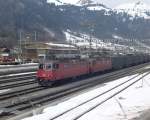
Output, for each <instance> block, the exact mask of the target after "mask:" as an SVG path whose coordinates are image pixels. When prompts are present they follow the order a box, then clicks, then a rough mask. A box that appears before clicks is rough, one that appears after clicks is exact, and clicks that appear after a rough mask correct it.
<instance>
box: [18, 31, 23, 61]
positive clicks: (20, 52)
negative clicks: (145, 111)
mask: <svg viewBox="0 0 150 120" xmlns="http://www.w3.org/2000/svg"><path fill="white" fill-rule="evenodd" d="M21 41H22V31H19V62H21V61H20V60H22V58H21V57H22V55H21V54H22V47H21Z"/></svg>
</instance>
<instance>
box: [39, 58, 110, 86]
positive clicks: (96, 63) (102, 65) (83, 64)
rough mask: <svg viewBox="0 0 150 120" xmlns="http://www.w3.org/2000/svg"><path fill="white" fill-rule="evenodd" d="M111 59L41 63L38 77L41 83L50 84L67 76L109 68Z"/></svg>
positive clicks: (72, 76) (43, 84) (71, 76)
mask: <svg viewBox="0 0 150 120" xmlns="http://www.w3.org/2000/svg"><path fill="white" fill-rule="evenodd" d="M111 68H112V63H111V59H109V58H103V59H93V60H69V61H50V62H44V63H41V64H40V65H39V70H38V71H37V79H38V82H39V84H40V85H42V86H49V85H51V84H52V83H54V82H56V81H58V80H63V79H67V78H74V77H77V76H82V75H86V74H91V73H96V72H100V71H105V70H109V69H111Z"/></svg>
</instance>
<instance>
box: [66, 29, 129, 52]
mask: <svg viewBox="0 0 150 120" xmlns="http://www.w3.org/2000/svg"><path fill="white" fill-rule="evenodd" d="M64 33H65V35H66V40H67V42H68V43H71V44H73V45H76V46H78V47H82V48H84V47H85V48H89V47H90V42H89V41H90V39H91V47H92V48H93V49H102V48H105V49H108V50H114V51H115V50H125V49H129V47H127V46H125V45H119V44H116V43H112V41H111V40H110V41H109V40H108V41H106V42H104V41H103V40H101V39H98V38H96V37H94V36H90V35H87V34H83V33H80V34H77V33H73V32H72V31H70V30H68V31H65V32H64ZM76 34H77V35H76ZM90 37H91V38H90Z"/></svg>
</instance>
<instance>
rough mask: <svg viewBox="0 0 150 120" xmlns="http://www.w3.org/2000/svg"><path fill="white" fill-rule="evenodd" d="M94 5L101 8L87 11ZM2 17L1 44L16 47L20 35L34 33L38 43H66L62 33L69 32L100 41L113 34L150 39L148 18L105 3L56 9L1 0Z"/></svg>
mask: <svg viewBox="0 0 150 120" xmlns="http://www.w3.org/2000/svg"><path fill="white" fill-rule="evenodd" d="M93 6H94V7H95V6H98V7H99V8H100V9H99V10H94V9H93V10H89V9H88V8H89V7H93ZM101 8H103V9H101ZM0 16H1V20H0V40H1V43H2V44H1V45H7V44H8V43H9V44H16V43H17V41H18V39H19V36H20V33H22V38H26V37H28V38H30V39H31V40H32V39H34V32H36V33H37V40H43V41H44V40H46V41H48V40H49V41H50V40H54V41H56V40H61V41H62V40H65V35H64V33H63V31H66V30H67V29H70V30H71V31H78V32H81V33H86V34H92V35H94V36H96V37H98V38H101V39H108V38H113V36H114V35H118V36H121V37H122V38H138V39H145V38H149V37H150V33H149V31H150V21H149V20H148V19H144V18H133V19H130V15H128V14H127V13H118V12H115V11H113V10H111V9H109V8H107V7H106V6H105V5H102V4H88V5H83V6H75V5H69V4H65V5H64V4H63V5H59V6H57V5H55V4H53V3H50V4H49V3H47V1H46V0H7V1H5V0H1V1H0ZM11 42H12V43H11Z"/></svg>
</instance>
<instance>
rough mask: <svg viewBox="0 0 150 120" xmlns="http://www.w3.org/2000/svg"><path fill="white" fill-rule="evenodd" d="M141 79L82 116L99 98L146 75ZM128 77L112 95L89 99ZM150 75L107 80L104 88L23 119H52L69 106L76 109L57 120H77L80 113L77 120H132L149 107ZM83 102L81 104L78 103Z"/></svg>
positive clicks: (100, 99) (102, 98) (98, 101)
mask: <svg viewBox="0 0 150 120" xmlns="http://www.w3.org/2000/svg"><path fill="white" fill-rule="evenodd" d="M144 75H145V77H144V78H142V79H141V80H140V81H139V82H137V83H136V84H134V85H132V86H131V87H129V88H128V89H126V90H125V91H123V92H121V93H119V94H118V95H116V96H115V97H112V98H111V99H110V100H108V101H106V102H104V103H103V104H101V105H98V106H97V107H96V108H95V109H93V110H92V111H90V112H87V113H86V114H84V115H83V116H80V115H81V113H83V112H85V111H86V110H88V109H89V108H91V107H92V106H93V105H96V104H99V103H100V101H103V100H104V99H105V98H108V97H109V96H111V95H113V94H114V93H115V92H117V91H119V90H121V89H122V88H124V87H125V86H127V85H129V84H131V83H132V82H133V81H136V80H138V79H140V78H141V77H142V76H144ZM127 80H129V83H126V84H125V85H123V86H122V88H117V89H115V90H114V91H112V92H109V94H107V95H104V96H103V97H102V96H100V97H97V98H96V99H94V100H92V101H91V102H87V103H86V104H83V103H85V102H86V101H88V100H90V99H92V98H94V97H96V96H98V95H99V94H102V93H104V92H106V91H107V90H109V89H111V88H113V87H114V86H116V85H119V84H121V83H123V82H125V81H127ZM149 91H150V74H149V73H144V74H142V75H138V74H136V75H132V76H127V77H124V78H121V79H118V80H116V81H113V82H109V83H105V84H104V85H103V87H98V88H96V89H94V90H92V91H89V92H86V93H84V94H81V95H78V96H76V97H74V98H71V99H69V100H67V101H64V102H62V103H59V104H57V105H54V106H50V107H48V108H45V109H44V110H43V112H42V113H41V114H38V115H34V116H32V117H28V118H24V119H22V120H51V119H52V118H54V117H55V116H57V115H59V114H62V113H63V112H66V111H67V110H69V109H72V108H75V107H76V109H74V110H73V111H71V112H67V114H64V115H62V116H61V117H59V118H55V120H75V118H76V116H80V117H79V118H78V120H92V119H93V120H132V119H134V118H138V117H139V116H140V115H141V114H142V113H143V111H145V110H148V109H149V108H150V96H149ZM81 104H83V105H82V106H80V107H77V106H79V105H81Z"/></svg>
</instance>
